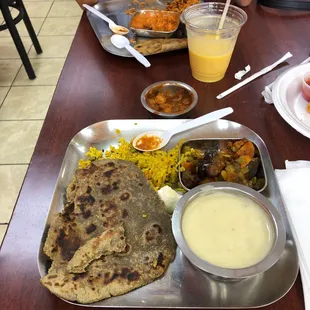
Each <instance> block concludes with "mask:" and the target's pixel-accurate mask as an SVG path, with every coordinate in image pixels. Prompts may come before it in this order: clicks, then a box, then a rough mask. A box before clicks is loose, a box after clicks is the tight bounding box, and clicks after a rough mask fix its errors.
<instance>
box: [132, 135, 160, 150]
mask: <svg viewBox="0 0 310 310" xmlns="http://www.w3.org/2000/svg"><path fill="white" fill-rule="evenodd" d="M162 141H163V140H162V139H161V138H159V137H157V136H149V135H145V136H143V137H141V138H140V139H139V140H138V141H137V142H136V146H137V147H138V148H139V149H141V150H145V151H151V150H155V149H157V148H158V147H159V146H160V144H161V143H162Z"/></svg>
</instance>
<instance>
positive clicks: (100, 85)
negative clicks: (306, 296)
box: [0, 3, 310, 310]
mask: <svg viewBox="0 0 310 310" xmlns="http://www.w3.org/2000/svg"><path fill="white" fill-rule="evenodd" d="M246 12H247V14H248V21H247V23H246V25H245V26H244V27H243V29H242V31H241V33H240V35H239V38H238V42H237V44H236V48H235V51H234V54H233V57H232V60H231V63H230V66H229V68H228V71H227V74H226V76H225V78H224V79H223V80H222V81H220V82H218V83H214V84H204V83H201V82H198V81H196V80H194V79H193V77H192V76H191V72H190V67H189V61H188V52H187V50H183V51H178V52H170V53H166V54H162V55H156V56H152V57H149V60H150V61H151V63H152V66H151V68H149V69H146V68H144V67H143V66H142V65H140V64H139V63H138V62H137V61H136V60H134V59H129V58H121V57H117V56H113V55H110V54H109V53H107V52H106V51H104V50H103V49H102V47H101V46H100V44H99V42H98V40H97V38H96V36H95V34H94V32H93V30H92V28H91V26H90V25H89V23H88V20H87V18H86V16H85V14H84V15H83V17H82V20H81V23H80V25H79V28H78V31H77V34H76V36H75V39H74V41H73V44H72V47H71V50H70V53H69V56H68V58H67V61H66V64H65V66H64V69H63V72H62V74H61V77H60V80H59V83H58V86H57V88H56V92H55V94H54V97H53V100H52V103H51V105H50V108H49V111H48V114H47V117H46V120H45V123H44V126H43V129H42V131H41V134H40V137H39V140H38V143H37V146H36V148H35V151H34V154H33V157H32V160H31V163H30V166H29V169H28V172H27V176H26V178H25V181H24V184H23V187H22V190H21V193H20V196H19V199H18V202H17V205H16V208H15V211H14V214H13V218H12V221H11V223H10V226H9V228H8V232H7V235H6V238H5V240H4V242H3V245H2V249H1V252H0V300H1V303H0V308H1V309H5V310H9V309H12V310H13V309H14V310H16V309H40V310H46V309H58V310H60V309H73V308H75V307H74V306H72V305H70V304H68V303H65V302H64V301H62V300H60V299H58V298H57V297H55V296H54V295H52V294H51V293H50V292H49V291H48V290H47V289H45V288H44V287H43V286H41V284H40V282H39V279H40V276H39V272H38V268H37V253H38V248H39V243H40V238H41V234H42V231H43V227H44V222H45V218H46V215H47V212H48V209H49V205H50V201H51V198H52V194H53V190H54V187H55V184H56V179H57V176H58V173H59V170H60V166H61V163H62V159H63V156H64V154H65V151H66V148H67V145H68V143H69V141H70V140H71V138H72V137H73V136H74V135H75V134H76V133H77V132H78V131H80V130H81V129H82V128H84V127H86V126H88V125H90V124H92V123H95V122H98V121H103V120H109V119H130V118H135V119H145V118H151V117H152V116H151V115H150V114H149V113H148V112H147V111H146V110H145V109H144V108H143V107H142V105H141V103H140V94H141V92H142V90H143V89H144V88H145V87H146V86H148V85H149V84H151V83H154V82H157V81H161V80H180V81H183V82H185V83H188V84H190V85H192V86H193V87H194V88H195V89H196V91H197V93H198V95H199V102H198V104H197V106H196V108H195V109H194V110H192V111H191V112H190V114H189V115H188V117H190V118H195V117H198V116H200V115H202V114H205V113H207V112H209V111H212V110H215V109H219V108H222V107H228V106H231V107H233V108H234V113H233V114H232V115H230V116H229V117H228V119H230V120H233V121H236V122H239V123H241V124H243V125H245V126H248V127H249V128H251V129H252V130H254V131H255V132H256V133H258V134H259V135H260V136H261V137H262V138H263V140H264V141H265V143H266V145H267V147H268V150H269V152H270V155H271V159H272V162H273V165H274V167H275V168H284V161H285V160H286V159H289V160H297V159H305V160H310V143H309V140H308V139H307V138H305V137H304V136H302V135H301V134H299V133H298V132H296V131H295V130H294V129H293V128H291V127H290V126H289V125H288V124H287V123H286V122H285V121H284V120H283V119H282V118H281V116H280V115H279V114H278V112H277V111H276V109H275V107H274V106H273V105H268V104H266V103H265V102H264V101H263V99H262V96H261V91H262V90H263V88H264V86H265V85H267V84H269V83H270V82H272V81H273V80H274V79H275V78H276V77H277V76H278V75H279V74H280V73H281V72H283V71H284V70H286V69H288V68H289V65H288V64H285V65H282V66H280V67H278V68H276V69H275V70H273V71H272V72H270V73H268V74H267V75H265V76H263V77H261V78H259V79H257V80H255V81H253V82H251V83H250V84H248V85H247V86H245V87H243V88H241V89H240V90H238V91H237V92H235V93H233V94H231V95H229V96H228V97H226V98H224V99H222V100H217V99H216V95H218V94H219V93H221V92H222V91H224V90H226V89H228V88H229V87H231V86H232V85H234V84H236V80H234V78H233V75H234V73H235V72H237V71H238V70H240V69H243V68H244V67H245V66H246V65H247V64H250V65H251V67H252V72H253V73H254V72H256V71H258V70H260V69H262V68H263V67H265V66H267V65H269V64H272V63H273V62H274V61H276V60H277V59H279V58H280V57H282V56H283V55H284V54H285V53H286V52H288V51H290V52H291V53H292V54H293V55H294V57H293V58H291V59H290V60H289V64H290V66H292V65H295V64H298V63H300V62H301V61H302V60H304V59H305V58H307V57H308V56H309V51H310V48H309V47H310V44H309V33H310V13H305V12H302V13H301V12H300V13H298V12H286V11H282V12H280V11H278V12H277V11H272V10H270V9H265V8H263V7H261V6H256V4H255V3H252V5H251V6H250V7H249V8H247V9H246ZM21 143H23V142H22V141H21ZM279 277H281V275H279ZM265 309H270V310H271V309H272V310H301V309H304V302H303V294H302V287H301V282H300V278H298V279H297V281H296V283H295V284H294V286H293V287H292V289H291V290H290V291H289V293H288V294H287V295H286V296H285V297H283V298H282V299H281V300H280V301H278V302H276V303H274V304H273V305H270V306H268V307H266V308H265Z"/></svg>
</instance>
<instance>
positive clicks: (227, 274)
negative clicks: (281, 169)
mask: <svg viewBox="0 0 310 310" xmlns="http://www.w3.org/2000/svg"><path fill="white" fill-rule="evenodd" d="M211 193H229V194H233V195H237V196H239V197H244V198H247V199H250V200H252V201H253V202H254V203H255V204H256V205H257V206H259V207H261V208H262V209H263V211H264V212H266V214H267V215H268V217H269V219H270V222H271V223H272V225H273V228H274V229H273V230H274V239H273V245H272V247H271V249H270V251H269V252H268V254H267V255H266V256H265V258H263V259H262V260H261V261H259V262H258V263H257V264H255V265H252V266H249V267H246V268H238V269H237V268H236V269H234V268H222V267H219V266H216V265H213V264H211V263H209V262H207V261H206V260H204V259H202V258H200V257H199V256H198V255H196V254H195V253H194V252H193V251H192V250H191V248H190V247H189V245H188V244H187V242H186V240H185V237H184V235H183V231H182V220H183V216H184V212H185V210H186V209H187V207H188V206H189V205H190V203H191V202H192V201H193V200H195V199H196V198H198V197H200V196H201V195H209V194H211ZM172 230H173V234H174V237H175V240H176V242H177V244H178V246H179V248H180V249H181V251H182V252H183V254H184V255H185V257H187V258H188V260H189V261H190V262H191V263H192V264H193V265H195V266H196V267H198V268H199V269H201V270H203V271H205V272H206V273H208V274H209V275H212V276H215V277H216V278H220V279H229V280H241V279H244V278H248V277H252V276H255V275H257V274H259V273H262V272H264V271H266V270H268V269H269V268H271V267H272V266H273V265H274V264H275V263H276V262H277V261H278V260H279V258H280V256H281V254H282V252H283V249H284V247H285V243H286V231H285V226H284V223H283V220H282V218H281V215H280V213H279V212H278V210H277V209H276V208H275V206H274V205H273V204H272V203H271V202H270V201H269V200H268V199H267V198H266V197H264V196H263V195H262V194H260V193H258V192H256V191H255V190H253V189H251V188H248V187H246V186H244V185H240V184H235V183H231V182H216V183H215V182H214V183H208V184H203V185H200V186H197V187H195V188H194V189H192V190H190V191H189V192H187V193H186V194H185V195H184V196H183V197H182V198H181V199H180V200H179V202H178V203H177V207H176V209H175V210H174V213H173V216H172Z"/></svg>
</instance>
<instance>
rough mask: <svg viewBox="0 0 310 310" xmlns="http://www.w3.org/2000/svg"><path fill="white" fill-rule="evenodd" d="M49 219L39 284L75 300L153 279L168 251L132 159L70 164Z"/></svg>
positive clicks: (150, 193)
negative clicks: (62, 195)
mask: <svg viewBox="0 0 310 310" xmlns="http://www.w3.org/2000/svg"><path fill="white" fill-rule="evenodd" d="M67 200H68V202H67V204H66V205H65V207H64V210H63V212H62V213H61V214H58V215H57V216H56V218H55V220H54V222H53V223H52V224H51V227H50V229H49V232H48V236H47V239H46V242H45V245H44V252H45V254H46V255H47V256H49V257H50V258H51V260H52V261H53V263H52V266H51V268H50V269H49V271H48V274H47V275H46V276H45V277H43V278H42V279H41V283H42V284H43V285H44V286H46V287H47V288H48V289H49V290H50V291H51V292H52V293H54V294H56V295H58V296H59V297H62V298H64V299H67V300H71V301H78V302H80V303H91V302H96V301H99V300H102V299H105V298H109V297H111V296H117V295H121V294H124V293H126V292H129V291H130V290H133V289H135V288H137V287H140V286H142V285H145V284H147V283H149V282H151V281H153V280H154V279H156V278H158V277H160V276H161V275H162V274H163V273H164V272H165V270H166V269H167V268H168V265H169V263H170V262H171V261H172V260H173V259H174V256H175V247H176V246H175V242H174V238H173V235H172V231H171V222H170V217H169V215H168V214H167V213H166V211H165V210H164V205H163V202H162V201H161V200H160V199H159V197H158V195H157V193H156V192H155V191H154V190H153V189H152V188H151V187H150V185H149V183H148V181H147V180H146V178H145V177H144V175H143V173H142V172H141V171H140V169H138V168H137V167H136V166H135V165H134V164H133V163H130V162H127V161H122V160H100V161H95V162H93V163H92V164H91V166H90V167H89V168H87V169H81V170H77V172H76V174H75V178H74V180H73V182H72V183H71V184H70V185H69V186H68V188H67Z"/></svg>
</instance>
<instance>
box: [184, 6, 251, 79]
mask: <svg viewBox="0 0 310 310" xmlns="http://www.w3.org/2000/svg"><path fill="white" fill-rule="evenodd" d="M224 6H225V4H224V3H220V2H207V3H201V4H196V5H193V6H191V7H189V8H187V9H186V10H184V12H183V13H182V15H181V21H182V22H183V23H184V24H185V25H186V31H187V39H188V49H189V60H190V66H191V70H192V74H193V77H194V78H195V79H197V80H198V81H201V82H217V81H219V80H221V79H222V78H223V77H224V75H225V73H226V70H227V67H228V65H229V62H230V58H231V55H232V53H233V50H234V47H235V44H236V41H237V37H238V34H239V31H240V29H241V27H242V26H243V25H244V23H245V22H246V20H247V15H246V13H245V12H244V11H243V10H241V9H240V8H238V7H236V6H233V5H230V6H229V9H228V12H227V16H226V18H225V23H224V26H223V28H222V29H220V30H219V29H218V27H219V23H220V19H221V16H222V13H223V10H224Z"/></svg>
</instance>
